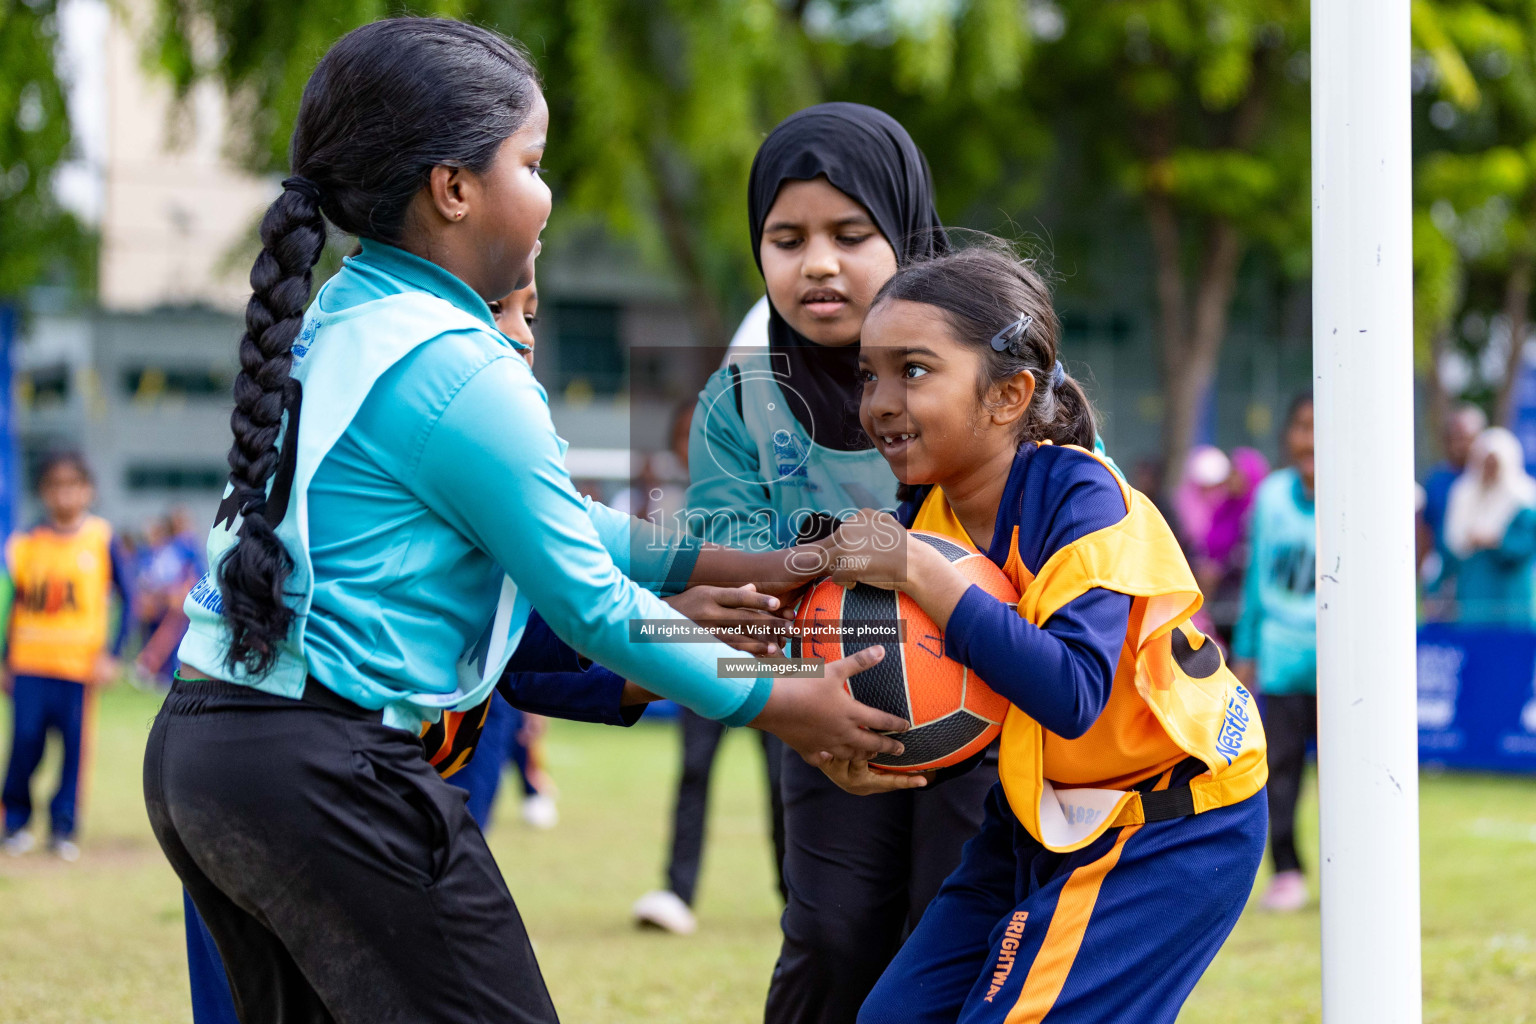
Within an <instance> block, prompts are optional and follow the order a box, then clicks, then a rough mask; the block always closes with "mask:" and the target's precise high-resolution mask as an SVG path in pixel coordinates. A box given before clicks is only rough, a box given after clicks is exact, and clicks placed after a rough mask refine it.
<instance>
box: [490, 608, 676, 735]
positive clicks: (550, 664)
mask: <svg viewBox="0 0 1536 1024" xmlns="http://www.w3.org/2000/svg"><path fill="white" fill-rule="evenodd" d="M496 689H497V691H498V692H500V693H501V695H502V696H503V697H505V698H506V700H507V703H508V704H511V705H512V706H513V707H515V708H517V709H518V710H519V711H529V712H532V713H533V714H536V715H547V716H549V717H551V718H564V719H567V720H569V721H573V722H596V723H598V724H600V725H633V724H634V723H635V722H637V721H639V719H640V716H641V714H643V713H644V711H645V705H644V704H634V705H631V706H629V707H624V706H623V705H622V703H621V702H622V700H623V698H624V678H623V677H622V676H620V675H618V674H617V673H615V672H610V671H609V670H608V669H606V668H603V667H602V666H601V665H594V664H592V662H590V661H588V660H587V659H586V658H583V657H582V656H581V655H580V654H578V653H577V652H576V650H575V649H574V648H572V647H571V646H570V645H569V644H567V643H566V642H565V641H563V640H561V639H560V638H559V637H558V636H556V635H555V632H554V630H552V629H550V628H549V623H547V622H545V621H544V618H543V616H541V615H539V613H538V612H534V613H533V614H532V615H530V616H528V626H527V628H526V629H525V630H524V631H523V637H522V640H521V641H520V642H519V643H518V645H517V650H516V651H514V652H513V654H512V660H510V661H509V662H507V667H506V668H505V669H504V670H503V671H502V676H501V679H500V681H499V682H497V684H496Z"/></svg>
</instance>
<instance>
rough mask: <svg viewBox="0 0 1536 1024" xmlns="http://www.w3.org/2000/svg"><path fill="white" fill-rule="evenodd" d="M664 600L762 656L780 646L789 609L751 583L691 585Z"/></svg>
mask: <svg viewBox="0 0 1536 1024" xmlns="http://www.w3.org/2000/svg"><path fill="white" fill-rule="evenodd" d="M665 600H666V603H667V604H669V605H671V606H672V607H673V608H674V609H676V610H677V611H679V612H682V613H683V614H684V615H686V616H688V617H689V618H690V619H692V620H693V621H694V622H696V623H698V624H699V625H701V626H704V627H705V628H706V629H709V630H710V631H711V632H713V633H714V634H715V636H716V637H718V638H719V639H720V640H721V641H722V642H723V643H726V644H728V645H730V646H731V647H734V648H736V649H737V650H738V651H745V652H746V653H747V654H751V655H755V656H757V657H759V658H762V657H769V656H772V655H775V654H778V653H779V652H780V651H782V650H783V649H784V641H785V639H786V637H787V633H788V629H789V622H788V621H787V620H788V619H789V617H790V614H791V613H790V612H789V611H788V610H787V609H786V608H784V606H783V603H782V602H781V601H780V600H779V599H778V598H777V597H774V596H773V595H771V594H763V593H759V592H758V590H757V588H756V587H755V586H753V585H752V584H751V583H748V584H746V585H745V586H741V587H711V586H707V585H705V586H694V587H689V588H688V589H687V590H685V591H683V592H682V593H681V594H675V595H673V596H672V597H669V598H666V599H665ZM749 627H751V628H750V629H749Z"/></svg>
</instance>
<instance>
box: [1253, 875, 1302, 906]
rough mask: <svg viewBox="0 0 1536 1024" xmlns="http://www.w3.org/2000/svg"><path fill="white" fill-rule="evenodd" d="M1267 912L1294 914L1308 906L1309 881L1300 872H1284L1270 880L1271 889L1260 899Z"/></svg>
mask: <svg viewBox="0 0 1536 1024" xmlns="http://www.w3.org/2000/svg"><path fill="white" fill-rule="evenodd" d="M1259 905H1260V906H1261V907H1263V908H1264V909H1265V910H1272V911H1274V912H1276V913H1280V914H1294V913H1295V912H1296V911H1298V910H1304V909H1305V908H1306V906H1307V879H1306V877H1305V876H1304V875H1303V874H1302V873H1301V872H1300V871H1282V872H1280V873H1279V874H1277V875H1275V877H1274V878H1271V879H1270V880H1269V888H1268V889H1266V890H1265V891H1264V895H1263V896H1262V897H1260V899H1259Z"/></svg>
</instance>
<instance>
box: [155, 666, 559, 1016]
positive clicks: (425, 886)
mask: <svg viewBox="0 0 1536 1024" xmlns="http://www.w3.org/2000/svg"><path fill="white" fill-rule="evenodd" d="M374 717H376V716H374ZM144 798H145V803H146V805H147V807H148V810H149V820H150V824H151V826H152V827H153V828H154V831H155V836H156V838H157V839H159V841H160V846H161V848H162V849H163V850H164V851H165V855H166V857H167V858H168V859H169V860H170V862H171V866H172V867H173V868H175V870H176V873H177V874H178V875H180V876H181V880H182V882H183V883H185V885H186V887H187V891H188V892H189V893H190V894H191V896H192V900H193V902H194V903H196V905H197V909H198V911H199V912H200V913H201V914H202V916H203V919H204V920H205V921H206V922H207V924H208V929H209V931H210V932H211V933H212V934H213V937H214V940H215V942H216V943H217V944H218V947H219V953H220V955H221V957H222V958H223V960H224V964H225V966H226V968H227V969H228V973H229V981H230V987H231V989H232V990H233V993H234V997H235V1004H236V1007H237V1009H238V1012H239V1015H240V1019H241V1020H242V1022H244V1024H292V1022H310V1021H314V1022H330V1021H337V1022H341V1024H390V1022H401V1024H407V1022H409V1024H436V1022H441V1024H449V1022H452V1024H464V1022H476V1024H480V1022H483V1024H545V1022H553V1021H555V1020H556V1015H555V1009H554V1006H553V1004H552V1003H551V1002H550V998H549V993H548V991H547V990H546V989H545V987H544V979H543V977H542V976H541V975H540V973H539V967H538V963H537V962H536V961H535V960H534V956H533V950H532V948H531V947H530V946H529V943H528V936H527V933H526V932H525V931H524V929H523V923H522V919H521V918H520V917H519V915H518V912H517V907H516V905H515V904H514V903H513V902H512V896H511V894H510V893H509V892H508V891H507V887H506V883H505V882H503V880H502V877H501V871H500V870H499V869H498V868H497V866H496V862H495V860H494V859H492V857H491V852H490V850H489V849H488V848H487V847H486V845H485V840H484V838H482V836H481V834H480V830H479V828H477V827H476V825H475V823H474V821H473V819H471V818H470V816H469V814H468V812H467V811H466V810H465V808H464V793H463V791H462V790H459V789H457V788H455V787H453V786H450V785H449V784H448V783H446V782H444V781H443V780H442V779H440V778H438V776H437V773H436V772H435V771H433V770H432V767H431V766H430V765H428V764H427V762H426V760H425V759H424V758H423V757H422V752H421V744H420V743H419V742H418V741H417V740H416V739H415V737H413V736H411V735H409V734H408V733H405V732H401V731H400V730H398V729H391V728H388V727H386V726H384V725H381V724H379V723H378V722H376V721H373V720H371V719H370V717H369V716H368V715H366V714H365V713H361V712H359V713H358V714H356V715H352V714H347V713H345V712H343V711H340V710H332V709H329V708H322V707H317V706H315V705H313V704H309V703H305V702H302V701H294V700H287V699H285V698H282V697H274V696H270V695H268V694H263V693H260V692H258V691H255V690H252V689H250V688H249V687H242V686H234V685H231V684H227V683H180V682H178V683H177V684H176V687H175V688H174V689H173V690H172V691H171V693H170V695H169V696H167V698H166V701H165V704H164V706H163V707H162V708H161V710H160V714H159V715H158V716H157V717H156V719H155V723H154V726H153V728H152V729H151V731H150V736H149V746H148V749H147V750H146V752H145V757H144Z"/></svg>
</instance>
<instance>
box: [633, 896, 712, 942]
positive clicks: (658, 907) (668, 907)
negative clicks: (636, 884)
mask: <svg viewBox="0 0 1536 1024" xmlns="http://www.w3.org/2000/svg"><path fill="white" fill-rule="evenodd" d="M632 913H633V914H634V915H635V923H636V924H638V925H639V926H640V927H642V928H646V927H650V928H660V929H661V930H662V931H664V932H671V933H672V934H673V935H692V934H693V933H694V931H695V930H696V929H697V928H698V927H699V922H698V921H697V920H696V919H695V918H694V916H693V911H692V910H689V909H688V904H686V903H684V902H683V900H682V897H680V896H679V895H678V894H677V893H675V892H672V891H671V890H668V889H657V890H656V891H655V892H648V893H646V894H645V895H644V896H641V897H640V898H639V899H638V900H636V901H635V908H634V910H633V911H632Z"/></svg>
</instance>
